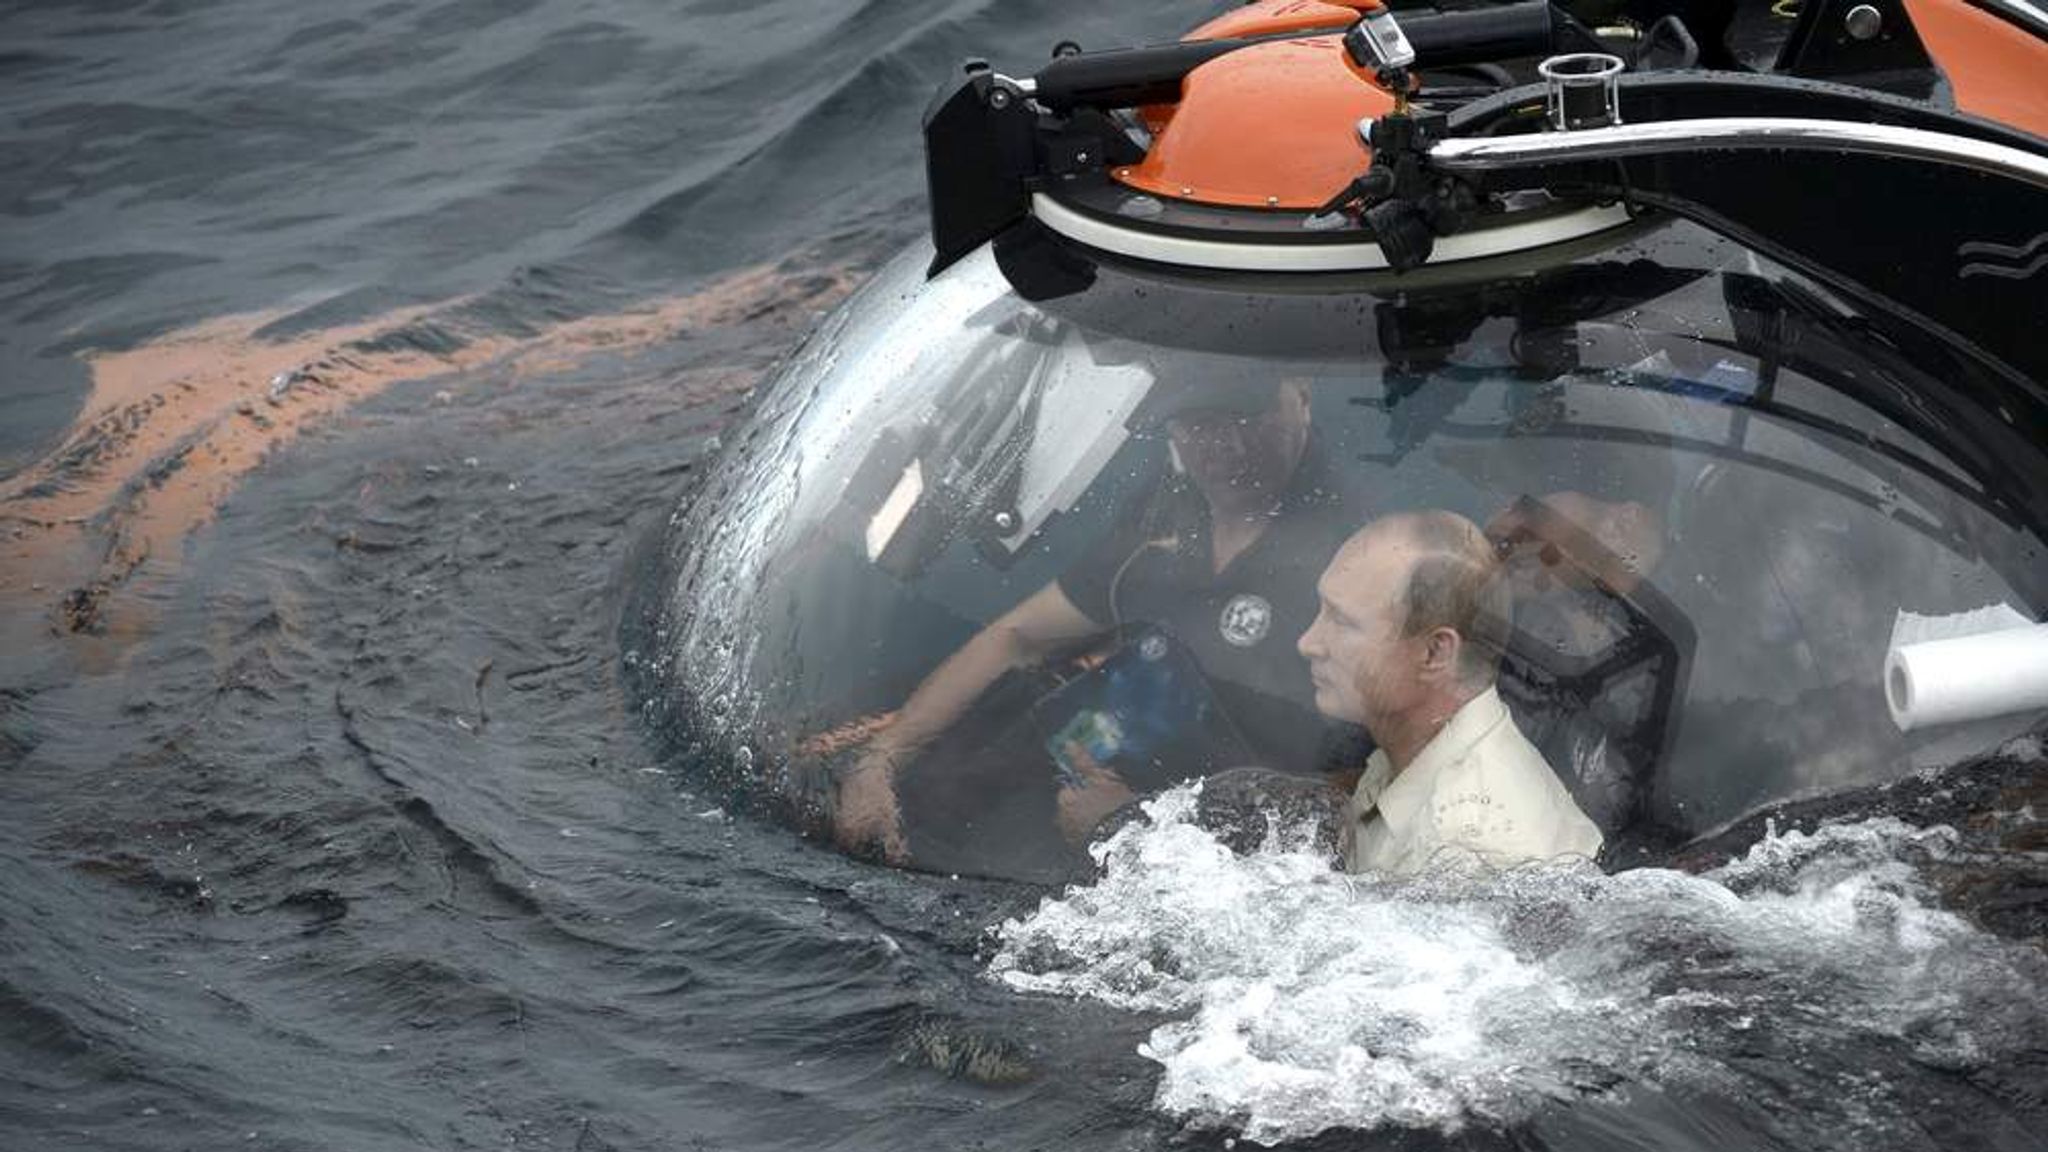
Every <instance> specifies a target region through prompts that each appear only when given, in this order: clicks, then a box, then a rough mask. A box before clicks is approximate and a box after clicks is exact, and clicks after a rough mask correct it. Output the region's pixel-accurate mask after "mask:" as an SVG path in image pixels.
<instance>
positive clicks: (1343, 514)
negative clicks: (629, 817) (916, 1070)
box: [638, 0, 2048, 878]
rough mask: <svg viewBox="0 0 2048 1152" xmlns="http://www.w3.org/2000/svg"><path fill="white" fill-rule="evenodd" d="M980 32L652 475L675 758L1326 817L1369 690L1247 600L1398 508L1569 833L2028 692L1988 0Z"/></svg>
mask: <svg viewBox="0 0 2048 1152" xmlns="http://www.w3.org/2000/svg"><path fill="white" fill-rule="evenodd" d="M1015 71H1016V73H1017V74H1015V75H1012V74H1008V73H1005V72H999V71H997V70H995V69H994V68H992V67H991V66H990V65H989V64H987V63H984V62H980V61H972V62H968V63H967V64H966V65H965V66H964V67H963V68H962V69H961V70H960V71H959V72H957V73H956V74H954V75H953V76H952V77H951V78H949V79H948V80H946V82H945V83H944V84H943V85H942V86H941V88H940V90H939V91H938V93H937V94H936V96H935V97H934V98H933V100H932V102H931V104H930V106H929V108H928V109H927V111H926V113H925V117H924V131H925V140H926V152H927V156H926V165H927V177H928V186H929V192H930V208H931V230H930V237H929V240H928V241H927V242H921V243H919V244H918V245H916V246H915V247H914V248H913V249H912V250H910V251H907V252H905V253H903V254H902V255H901V256H900V257H898V258H897V259H896V260H895V261H894V262H892V263H890V264H888V265H887V266H886V267H885V268H884V269H883V270H882V271H881V272H880V273H879V274H878V275H877V276H875V278H874V279H873V281H872V282H871V283H870V284H868V285H867V286H866V287H865V288H864V289H863V290H862V291H861V292H860V293H859V294H858V295H857V296H856V297H855V298H854V299H852V300H851V301H849V302H848V303H847V304H846V305H845V306H843V307H842V308H840V309H839V310H838V311H837V312H836V313H835V314H833V315H832V316H831V317H829V318H828V319H826V320H825V321H824V322H823V324H822V325H821V326H820V327H819V329H818V330H817V331H816V332H815V333H814V334H813V335H812V336H811V337H810V338H809V339H808V340H807V342H806V343H805V344H804V345H803V346H802V347H801V348H800V349H799V350H798V351H797V352H796V353H795V354H794V355H793V356H792V358H791V359H790V360H789V362H788V363H787V364H786V365H785V367H784V368H783V369H782V370H781V372H780V374H779V375H778V376H777V378H776V379H775V380H774V381H773V382H772V384H771V385H769V386H768V387H767V388H765V389H764V391H763V393H762V395H761V397H760V399H759V401H758V404H757V407H756V408H755V410H754V411H753V412H752V413H751V415H750V417H749V419H748V420H747V422H746V423H745V424H744V425H743V426H742V427H741V428H739V429H737V430H736V431H735V433H734V434H732V435H730V436H728V437H727V440H728V443H727V444H726V446H725V447H724V449H723V452H722V455H721V457H720V459H719V461H718V463H717V467H716V470H715V471H714V472H713V473H712V474H711V475H710V477H709V479H708V480H707V482H706V483H705V484H704V486H703V487H702V489H701V490H700V491H699V492H698V493H697V494H696V495H695V497H694V498H693V499H692V500H691V501H690V503H689V504H688V505H687V506H686V507H685V508H684V509H683V510H682V511H681V512H679V513H678V515H677V517H676V518H675V520H674V521H673V524H672V530H671V534H670V537H669V540H668V542H667V545H666V549H667V551H666V559H667V561H668V563H669V564H670V567H671V571H670V573H669V576H670V581H669V583H668V584H667V585H665V587H664V590H663V596H664V597H665V599H664V600H663V602H662V604H661V605H660V606H659V620H658V629H659V630H658V631H657V632H655V633H654V634H653V637H654V638H652V639H650V641H649V642H648V646H647V650H646V651H644V652H642V653H640V654H639V656H638V659H639V661H640V662H641V663H642V665H643V667H644V670H645V671H647V672H649V673H650V675H649V677H648V683H649V684H650V686H651V687H650V696H651V698H652V703H651V704H650V707H651V708H652V709H653V710H654V712H655V713H656V714H657V716H658V721H659V723H660V725H661V726H662V727H663V729H664V731H666V732H667V733H669V734H670V735H672V736H673V737H674V738H675V739H677V740H679V741H682V742H684V743H685V744H686V745H687V746H689V747H691V748H693V749H694V750H695V751H696V753H697V759H696V761H695V762H697V763H709V764H713V765H716V767H715V769H713V772H714V775H715V776H717V778H718V782H719V783H720V784H722V785H723V786H725V787H727V788H729V789H731V790H733V791H734V792H736V793H740V794H744V795H746V796H748V797H750V798H752V800H753V801H754V802H755V803H756V804H757V805H759V806H761V807H763V808H765V809H770V810H776V811H781V812H786V813H787V814H788V815H790V816H791V817H792V818H794V819H796V820H798V821H800V822H802V823H803V825H804V826H805V827H806V828H808V829H811V830H814V831H815V832H817V833H818V834H821V835H831V836H833V837H835V838H837V839H838V840H839V841H841V842H842V843H843V844H845V845H846V846H847V847H849V848H851V849H855V850H861V851H875V852H880V853H882V854H884V855H886V856H888V857H890V858H891V859H895V860H899V861H905V862H908V863H910V864H912V865H915V866H919V867H924V868H930V869H936V870H943V871H954V872H972V873H978V874H986V875H999V876H1015V877H1025V878H1042V877H1048V876H1058V875H1062V874H1065V873H1066V872H1067V871H1068V870H1069V869H1070V868H1071V866H1072V864H1073V862H1074V861H1075V860H1076V859H1077V858H1079V857H1078V853H1079V850H1080V848H1081V847H1082V846H1085V844H1086V843H1087V842H1088V840H1089V838H1090V837H1091V835H1093V834H1094V833H1095V832H1096V831H1097V830H1098V828H1099V826H1100V823H1101V822H1102V821H1103V820H1104V819H1105V818H1107V817H1109V816H1110V815H1111V814H1112V813H1113V812H1114V811H1116V810H1117V809H1118V808H1119V807H1122V806H1125V805H1128V804H1129V803H1130V802H1131V801H1133V800H1134V799H1140V798H1143V797H1144V796H1146V795H1148V794H1150V793H1152V792H1155V791H1157V790H1159V789H1161V788H1163V787H1166V786H1168V785H1171V784H1174V783H1176V782H1179V781H1182V780H1186V779H1190V778H1209V777H1214V780H1215V786H1214V789H1213V797H1212V799H1213V800H1214V801H1215V803H1217V804H1219V805H1224V806H1228V805H1230V804H1240V806H1242V807H1244V808H1245V810H1246V811H1247V812H1248V811H1249V810H1250V809H1251V808H1254V807H1273V808H1277V809H1279V810H1282V811H1283V812H1292V813H1295V814H1296V815H1300V814H1302V813H1309V814H1313V813H1315V812H1318V811H1321V812H1324V813H1327V812H1328V811H1329V808H1328V803H1327V802H1328V800H1329V798H1330V797H1333V796H1339V795H1341V794H1342V792H1343V790H1344V789H1346V788H1348V787H1349V786H1350V784H1351V782H1352V781H1354V780H1356V779H1357V777H1358V774H1359V772H1360V771H1361V769H1362V768H1363V766H1364V765H1365V764H1366V763H1367V759H1368V754H1369V753H1370V752H1371V751H1372V748H1373V746H1374V744H1375V743H1376V740H1375V733H1374V731H1373V725H1372V724H1371V723H1369V722H1361V720H1360V719H1359V715H1358V714H1357V712H1356V710H1353V709H1349V708H1347V707H1346V706H1344V703H1343V699H1342V698H1343V697H1344V696H1345V694H1346V693H1349V692H1352V691H1354V690H1356V691H1360V692H1367V693H1369V692H1371V691H1377V690H1382V689H1383V686H1382V688H1381V689H1376V688H1374V686H1373V685H1371V684H1367V683H1365V681H1366V680H1370V679H1372V677H1371V676H1370V675H1368V674H1363V673H1362V674H1361V676H1360V678H1359V679H1360V683H1358V684H1352V683H1349V682H1345V683H1335V682H1333V681H1332V680H1331V679H1330V677H1329V676H1328V675H1326V674H1323V673H1320V672H1312V669H1311V661H1310V660H1309V654H1310V653H1312V652H1313V651H1314V649H1315V641H1313V640H1311V641H1308V642H1305V641H1304V639H1303V637H1304V634H1305V633H1307V632H1309V630H1310V629H1311V627H1312V626H1314V625H1315V624H1316V621H1317V619H1318V617H1319V614H1322V613H1326V612H1329V611H1332V610H1333V609H1332V604H1333V600H1332V593H1331V588H1332V585H1331V581H1332V580H1336V579H1337V577H1335V576H1331V573H1332V571H1333V569H1332V560H1333V557H1334V556H1336V555H1337V554H1338V552H1339V550H1340V549H1341V548H1343V547H1344V546H1345V544H1346V541H1347V540H1349V539H1351V538H1352V537H1353V534H1354V533H1356V532H1357V531H1358V530H1359V529H1360V528H1361V526H1364V525H1367V524H1371V523H1375V522H1378V521H1381V520H1384V519H1386V518H1388V517H1402V516H1408V517H1414V516H1416V515H1418V514H1429V515H1436V514H1447V515H1449V516H1451V517H1454V518H1456V522H1460V523H1469V524H1471V525H1473V526H1475V527H1476V528H1477V529H1478V530H1479V531H1481V532H1483V534H1484V537H1485V540H1486V543H1487V546H1488V547H1489V548H1490V549H1491V550H1492V554H1493V556H1494V557H1495V559H1496V560H1497V562H1498V565H1499V572H1500V578H1501V579H1502V580H1504V581H1505V582H1506V586H1507V587H1508V589H1509V590H1510V592H1511V603H1512V610H1511V614H1510V616H1509V617H1508V619H1507V620H1506V621H1504V623H1503V625H1502V628H1501V630H1500V632H1499V635H1498V636H1497V638H1496V639H1494V640H1493V641H1491V644H1492V647H1493V649H1494V650H1493V651H1492V652H1491V653H1490V660H1491V663H1490V665H1489V667H1490V668H1491V672H1490V673H1489V675H1491V676H1492V677H1493V683H1494V686H1495V689H1496V690H1497V692H1498V695H1499V697H1500V699H1501V700H1502V701H1503V702H1504V704H1505V706H1506V708H1507V711H1508V713H1509V714H1510V715H1511V716H1512V717H1513V719H1514V721H1515V723H1516V725H1517V726H1518V727H1519V729H1520V730H1521V731H1522V732H1523V733H1525V734H1526V736H1527V738H1528V740H1529V742H1530V743H1531V744H1532V745H1533V746H1534V747H1535V748H1536V749H1537V750H1539V751H1540V753H1541V755H1542V758H1543V761H1544V762H1545V763H1547V764H1548V765H1549V766H1550V768H1551V769H1552V770H1553V771H1554V772H1555V774H1556V776H1557V778H1558V782H1559V783H1561V784H1562V785H1563V786H1564V788H1565V789H1566V790H1567V791H1568V793H1569V795H1570V796H1571V798H1572V801H1573V803H1574V804H1575V805H1576V807H1577V808H1578V809H1579V810H1580V811H1582V812H1583V813H1584V815H1585V816H1586V817H1587V818H1588V819H1590V820H1591V821H1592V822H1593V823H1594V824H1596V825H1597V826H1598V828H1599V830H1600V832H1601V835H1602V839H1603V840H1604V843H1605V849H1604V850H1603V853H1602V855H1603V857H1604V859H1605V861H1606V862H1607V863H1609V864H1611V865H1626V864H1629V863H1632V862H1638V861H1645V860H1658V859H1666V858H1669V854H1670V853H1672V852H1673V851H1674V850H1675V849H1678V848H1680V847H1681V846H1683V845H1685V844H1687V843H1688V842H1691V841H1694V840H1695V839H1697V838H1699V837H1701V836H1703V835H1706V834H1709V833H1712V832H1713V831H1714V830H1716V829H1719V828H1723V827H1725V826H1727V825H1729V824H1730V823H1731V822H1732V821H1736V820H1738V819H1740V818H1741V817H1742V816H1743V815H1744V814H1745V813H1748V812H1751V811H1753V810H1755V809H1756V808H1757V807H1758V806H1759V805H1763V804H1766V803H1770V802H1774V801H1779V800H1783V799H1786V798H1788V797H1795V796H1804V795H1814V794H1822V793H1827V792H1830V791H1834V790H1840V789H1845V788H1851V787H1856V786H1861V785H1868V784H1873V783H1878V782H1883V781H1888V780H1894V779H1898V778H1901V777H1903V776H1905V775H1907V774H1909V773H1912V772H1914V771H1916V770H1927V769H1936V768H1943V767H1947V766H1952V765H1956V764H1959V763H1964V762H1967V761H1970V760H1972V759H1973V758H1981V757H1985V756H1989V755H1997V754H1998V750H1999V749H2000V748H2002V747H2010V746H2011V745H2010V743H2009V742H2011V741H2013V740H2014V739H2015V738H2016V737H2021V736H2024V735H2026V734H2028V733H2030V732H2033V731H2035V730H2036V729H2038V727H2039V726H2040V724H2041V722H2042V720H2043V717H2044V715H2048V628H2044V626H2042V625H2041V623H2040V621H2041V618H2042V617H2041V613H2042V609H2043V607H2044V605H2048V553H2044V549H2043V534H2044V529H2048V392H2044V385H2048V334H2044V329H2043V323H2044V320H2048V86H2044V85H2043V84H2042V83H2041V82H2040V80H2039V77H2040V76H2042V75H2043V74H2048V18H2044V16H2043V13H2042V11H2041V9H2040V8H2038V7H2037V6H2033V5H2030V4H2026V3H2022V2H2021V0H1798V2H1797V3H1773V2H1771V0H1732V2H1728V3H1720V4H1709V3H1702V2H1700V0H1576V2H1573V3H1546V2H1543V0H1522V2H1515V3H1491V4H1489V3H1479V4H1470V3H1467V4H1461V5H1458V6H1456V7H1442V8H1438V7H1433V6H1430V5H1428V4H1426V3H1425V4H1411V3H1401V4H1396V5H1392V6H1387V5H1383V4H1382V3H1380V2H1378V0H1355V2H1345V3H1336V2H1318V0H1260V2H1257V3H1251V4H1246V5H1242V6H1237V7H1232V8H1230V9H1228V10H1227V11H1224V12H1223V13H1222V14H1220V15H1218V16H1217V17H1216V18H1215V19H1213V20H1211V21H1209V22H1208V23H1206V24H1204V25H1202V26H1201V27H1199V28H1196V29H1194V30H1193V31H1192V32H1190V33H1188V34H1187V35H1186V36H1184V37H1183V38H1182V39H1180V40H1178V41H1175V42H1172V43H1166V44H1160V45H1155V46H1149V47H1137V48H1122V49H1115V50H1102V51H1097V50H1084V49H1082V48H1080V47H1078V46H1076V45H1073V44H1070V43H1068V44H1061V45H1059V46H1058V47H1057V48H1055V49H1054V50H1053V52H1052V56H1051V58H1050V60H1049V61H1047V62H1046V63H1044V64H1043V65H1042V66H1040V67H1039V68H1038V69H1037V70H1036V71H1035V72H1034V73H1030V74H1025V73H1024V72H1023V71H1022V70H1015ZM1326 576H1329V577H1330V579H1328V580H1326V579H1325V577H1326ZM1412 592H1413V589H1411V593H1412ZM1411 607H1413V606H1411ZM1413 610H1414V611H1418V612H1419V611H1421V610H1422V609H1420V608H1414V609H1413ZM1368 671H1369V670H1368ZM1384 690H1386V691H1391V690H1392V689H1384ZM1333 701H1334V703H1333ZM1319 805H1320V806H1321V807H1319ZM1244 814H1245V813H1243V812H1240V813H1239V815H1244Z"/></svg>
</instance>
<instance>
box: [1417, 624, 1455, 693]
mask: <svg viewBox="0 0 2048 1152" xmlns="http://www.w3.org/2000/svg"><path fill="white" fill-rule="evenodd" d="M1464 650H1465V638H1464V637H1463V636H1460V635H1458V630H1457V629H1455V628H1432V629H1430V630H1429V635H1428V636H1426V637H1424V639H1423V646H1422V668H1421V672H1422V677H1423V679H1425V680H1429V681H1433V682H1434V681H1443V680H1455V679H1457V676H1458V658H1459V657H1460V656H1462V655H1464Z"/></svg>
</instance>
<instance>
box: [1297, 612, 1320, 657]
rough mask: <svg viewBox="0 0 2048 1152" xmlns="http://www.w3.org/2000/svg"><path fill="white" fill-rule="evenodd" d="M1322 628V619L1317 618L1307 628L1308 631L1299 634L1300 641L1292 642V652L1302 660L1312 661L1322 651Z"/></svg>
mask: <svg viewBox="0 0 2048 1152" xmlns="http://www.w3.org/2000/svg"><path fill="white" fill-rule="evenodd" d="M1322 626H1323V621H1322V618H1321V617H1317V618H1316V621H1315V623H1313V624H1310V625H1309V626H1308V631H1306V632H1303V633H1302V634H1301V639H1299V640H1296V641H1295V642H1294V650H1295V651H1296V652H1299V653H1301V655H1302V658H1303V659H1305V660H1313V659H1315V658H1316V654H1317V653H1318V652H1320V651H1321V650H1322Z"/></svg>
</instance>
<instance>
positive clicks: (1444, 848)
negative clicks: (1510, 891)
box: [1344, 688, 1600, 876]
mask: <svg viewBox="0 0 2048 1152" xmlns="http://www.w3.org/2000/svg"><path fill="white" fill-rule="evenodd" d="M1346 815H1347V817H1348V820H1347V822H1346V825H1345V835H1344V864H1345V867H1346V868H1347V869H1349V870H1350V871H1353V872H1383V873H1387V874H1390V875H1397V876H1398V875H1409V874H1413V873H1416V872H1420V871H1422V870H1423V869H1425V868H1427V867H1430V866H1432V865H1447V866H1457V865H1461V864H1469V863H1471V862H1472V861H1474V860H1477V861H1478V862H1479V863H1481V864H1484V865H1486V866H1488V867H1492V868H1510V867H1513V866H1514V865H1517V864H1525V863H1529V862H1531V861H1536V860H1550V859H1553V858H1556V857H1560V856H1583V857H1586V858H1588V859H1591V858H1592V857H1593V856H1594V855H1595V854H1596V853H1598V852H1599V851H1600V829H1599V828H1597V827H1595V826H1594V824H1593V822H1592V821H1591V820H1589V819H1587V818H1586V814H1585V813H1583V812H1581V811H1579V806H1578V805H1577V804H1575V803H1573V802H1572V797H1571V793H1569V792H1567V791H1565V787H1564V784H1563V783H1562V782H1561V781H1559V780H1558V778H1557V774H1556V773H1555V772H1552V771H1551V770H1550V765H1548V764H1546V763H1544V762H1543V754H1542V753H1540V752H1538V751H1537V750H1536V746H1535V745H1533V744H1531V743H1529V740H1528V738H1527V737H1525V736H1523V735H1522V731H1521V729H1519V728H1517V727H1515V721H1514V718H1513V717H1511V716H1509V715H1508V710H1507V706H1506V705H1504V704H1502V703H1501V699H1500V694H1499V693H1498V692H1496V691H1494V690H1493V689H1492V688H1488V689H1487V690H1486V691H1485V692H1483V693H1481V694H1480V695H1478V696H1476V697H1474V698H1472V699H1471V700H1469V701H1467V702H1466V703H1465V706H1464V707H1462V708H1460V709H1458V710H1457V712H1455V713H1453V714H1452V716H1451V719H1450V722H1449V723H1447V724H1445V725H1444V727H1443V730H1442V731H1440V732H1438V733H1437V734H1436V736H1435V737H1434V738H1433V739H1431V740H1430V742H1429V743H1428V744H1425V745H1423V748H1422V751H1421V752H1420V753H1419V754H1417V755H1416V757H1415V759H1414V761H1413V762H1411V763H1410V764H1409V765H1408V767H1407V768H1405V769H1403V770H1402V772H1401V773H1400V775H1398V776H1397V775H1395V774H1394V769H1393V765H1392V764H1391V763H1389V762H1388V760H1387V754H1386V753H1385V752H1384V751H1378V752H1374V753H1373V754H1372V758H1371V759H1370V760H1368V761H1366V765H1365V775H1363V776H1361V777H1359V780H1358V788H1357V789H1356V790H1355V791H1354V792H1353V793H1352V795H1351V803H1350V804H1349V805H1348V806H1347V812H1346Z"/></svg>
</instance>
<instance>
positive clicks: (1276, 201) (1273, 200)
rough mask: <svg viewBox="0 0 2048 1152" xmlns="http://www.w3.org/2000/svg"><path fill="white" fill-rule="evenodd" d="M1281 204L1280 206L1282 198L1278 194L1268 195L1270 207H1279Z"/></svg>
mask: <svg viewBox="0 0 2048 1152" xmlns="http://www.w3.org/2000/svg"><path fill="white" fill-rule="evenodd" d="M1279 206H1280V198H1279V197H1278V196H1268V197H1266V207H1268V208H1278V207H1279Z"/></svg>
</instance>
